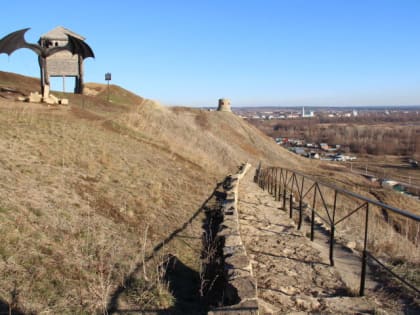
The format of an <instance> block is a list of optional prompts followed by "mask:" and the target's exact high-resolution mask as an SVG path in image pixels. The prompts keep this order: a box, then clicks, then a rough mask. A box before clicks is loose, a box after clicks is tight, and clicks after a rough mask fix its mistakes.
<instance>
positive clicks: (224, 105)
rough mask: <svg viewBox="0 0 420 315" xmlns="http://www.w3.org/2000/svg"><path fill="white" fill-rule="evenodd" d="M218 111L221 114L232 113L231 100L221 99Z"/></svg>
mask: <svg viewBox="0 0 420 315" xmlns="http://www.w3.org/2000/svg"><path fill="white" fill-rule="evenodd" d="M217 111H219V112H231V111H232V110H231V109H230V100H228V99H227V98H220V99H219V106H218V107H217Z"/></svg>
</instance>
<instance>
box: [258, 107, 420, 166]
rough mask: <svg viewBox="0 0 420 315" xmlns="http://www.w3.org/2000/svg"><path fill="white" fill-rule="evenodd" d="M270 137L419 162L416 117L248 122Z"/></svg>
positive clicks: (419, 137) (419, 123) (419, 132)
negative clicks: (414, 158)
mask: <svg viewBox="0 0 420 315" xmlns="http://www.w3.org/2000/svg"><path fill="white" fill-rule="evenodd" d="M251 123H252V124H254V125H256V126H257V127H258V128H259V129H261V130H262V131H264V132H265V133H266V134H268V135H269V136H271V137H289V138H299V139H304V140H305V141H306V142H313V143H321V142H326V143H328V144H340V145H341V146H342V147H343V150H344V151H347V152H353V153H368V154H375V155H382V154H391V155H411V156H416V157H417V158H420V115H418V114H417V113H415V112H414V113H413V112H412V113H411V115H406V114H401V115H382V114H369V115H364V116H360V117H326V116H325V117H322V116H321V117H315V118H312V119H292V120H251Z"/></svg>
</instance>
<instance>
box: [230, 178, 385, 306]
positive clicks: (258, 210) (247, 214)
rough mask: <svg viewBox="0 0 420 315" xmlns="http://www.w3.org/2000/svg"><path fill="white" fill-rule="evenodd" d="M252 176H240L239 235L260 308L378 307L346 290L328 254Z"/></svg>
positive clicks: (374, 303)
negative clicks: (299, 229) (315, 243)
mask: <svg viewBox="0 0 420 315" xmlns="http://www.w3.org/2000/svg"><path fill="white" fill-rule="evenodd" d="M252 176H253V174H252V172H249V174H248V175H247V176H246V177H245V178H244V179H243V180H242V181H241V184H240V186H239V203H238V209H239V216H240V225H241V235H242V240H243V242H244V244H245V247H246V250H247V252H248V255H249V256H250V258H251V260H252V263H253V270H254V276H255V277H256V278H257V283H258V295H259V299H260V308H261V310H260V313H261V314H284V313H287V314H290V313H294V312H302V311H303V312H304V313H303V314H305V312H316V313H317V312H321V313H322V314H337V313H338V314H355V313H357V314H373V313H375V312H378V310H379V309H381V307H380V306H379V305H378V304H377V303H376V302H375V301H372V300H370V299H368V298H366V297H350V296H349V294H348V289H347V287H346V285H345V283H344V282H343V281H342V280H341V277H340V275H339V274H338V272H337V270H336V269H335V268H334V267H331V266H330V265H329V262H328V260H327V257H326V256H325V255H323V254H321V253H320V251H319V249H318V248H317V246H314V243H312V242H311V241H310V240H309V239H308V238H307V237H305V236H304V234H303V232H300V231H298V230H296V226H295V224H294V222H293V221H292V220H291V219H290V218H289V216H288V214H287V213H286V212H285V211H283V210H281V209H280V208H279V207H280V206H281V204H280V203H279V202H276V201H275V200H274V198H273V197H272V196H271V195H269V194H268V193H267V192H266V191H263V190H261V189H260V188H259V187H258V186H257V185H256V184H254V183H253V182H252ZM381 310H382V309H381ZM383 313H384V314H386V313H387V312H385V311H384V312H383Z"/></svg>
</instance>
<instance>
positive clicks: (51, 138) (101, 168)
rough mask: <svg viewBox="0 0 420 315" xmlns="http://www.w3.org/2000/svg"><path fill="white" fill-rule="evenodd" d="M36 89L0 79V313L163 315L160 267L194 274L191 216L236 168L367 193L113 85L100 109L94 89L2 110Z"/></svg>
mask: <svg viewBox="0 0 420 315" xmlns="http://www.w3.org/2000/svg"><path fill="white" fill-rule="evenodd" d="M38 84H39V81H38V80H37V79H33V78H26V77H22V76H18V75H14V74H10V73H4V72H0V148H1V150H0V165H1V167H0V175H1V178H2V181H1V182H0V231H1V232H0V313H1V311H2V310H7V309H8V308H9V306H11V307H13V308H14V309H19V310H21V311H23V312H25V313H31V312H33V313H48V312H49V313H52V314H82V313H83V314H85V313H94V312H103V311H105V310H106V309H107V308H109V306H110V304H116V303H118V305H119V306H121V307H122V308H124V307H125V306H127V307H128V306H130V307H132V308H136V306H137V308H138V307H142V308H148V309H165V308H169V307H171V306H172V305H173V304H174V303H176V301H175V298H176V297H174V296H172V295H171V292H170V291H171V290H170V288H169V287H167V286H165V285H164V284H162V281H161V280H162V277H163V275H162V272H161V269H160V268H159V266H160V265H161V264H162V263H163V262H164V260H165V257H166V256H167V255H169V254H170V255H172V256H175V257H177V258H178V260H179V261H180V262H182V264H183V265H184V266H185V268H186V269H188V270H190V271H191V273H192V274H194V275H197V274H198V272H199V257H200V251H201V240H200V235H201V233H202V231H201V223H202V221H201V220H202V217H201V213H200V212H199V211H198V210H199V209H200V207H201V205H202V204H203V202H204V201H205V200H206V198H207V197H209V195H210V194H211V192H212V191H213V189H214V187H215V186H216V184H217V182H219V181H220V180H221V179H223V178H224V177H225V176H226V175H227V174H228V173H230V172H233V171H236V168H237V167H238V165H239V164H240V163H242V162H245V161H249V162H250V163H252V164H253V165H256V164H257V163H259V162H260V161H262V162H263V163H264V164H265V165H276V166H283V167H288V168H294V169H299V170H302V171H305V172H308V173H311V174H313V175H316V176H319V177H323V178H328V179H332V178H333V181H334V182H335V183H338V184H342V185H344V186H346V187H352V188H355V189H356V190H357V191H359V192H360V191H366V193H367V194H368V191H369V189H370V187H371V184H370V183H369V182H368V181H365V180H363V179H361V177H360V176H356V175H353V174H347V173H344V172H340V170H337V169H336V168H335V167H333V166H329V165H328V164H321V162H318V161H308V160H306V159H304V158H300V157H297V156H296V155H294V154H292V153H290V152H288V151H286V150H284V149H282V148H280V147H279V146H277V145H276V144H275V143H274V141H272V140H271V139H269V138H268V137H266V136H265V135H263V134H262V133H261V132H260V131H258V130H257V129H256V128H255V127H253V126H251V125H249V124H248V123H246V122H245V121H243V120H242V119H240V118H238V117H237V116H235V115H234V114H232V113H225V112H209V111H203V110H199V109H190V108H179V107H176V108H168V107H164V106H161V105H159V104H157V103H155V102H153V101H151V100H147V99H144V98H141V97H139V96H137V95H134V94H132V93H130V92H128V91H126V90H124V89H122V88H120V87H117V86H110V101H109V102H108V101H107V97H108V91H107V89H106V86H105V85H100V84H86V87H87V89H86V91H87V94H88V95H83V96H82V95H73V94H66V95H64V96H65V97H67V98H68V99H69V100H70V105H69V106H47V105H43V104H28V103H20V102H15V101H13V100H12V99H13V95H14V94H19V93H20V92H21V93H26V94H27V93H28V92H29V91H36V90H38V89H39V86H38ZM1 88H3V90H1ZM9 90H14V91H15V92H12V93H11V92H8V91H9ZM57 95H58V96H63V95H62V94H61V93H57Z"/></svg>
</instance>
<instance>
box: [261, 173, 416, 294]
mask: <svg viewBox="0 0 420 315" xmlns="http://www.w3.org/2000/svg"><path fill="white" fill-rule="evenodd" d="M254 181H255V182H256V183H258V185H259V186H260V187H261V188H262V189H264V190H268V192H269V193H271V194H272V195H273V196H274V197H275V199H276V200H277V201H279V202H281V203H282V208H283V210H286V211H287V206H288V208H289V216H290V218H293V216H294V214H295V213H296V212H297V218H296V219H297V228H298V229H301V227H302V223H303V220H304V218H305V220H307V221H309V222H310V239H311V241H313V240H314V233H315V225H316V222H318V223H321V224H324V226H325V229H324V230H326V232H328V233H327V234H328V237H329V260H330V265H331V266H334V244H335V243H336V241H337V238H339V239H341V240H344V241H346V242H348V241H353V243H356V242H355V240H357V241H359V244H358V247H359V248H358V249H360V251H361V256H362V257H361V269H360V270H361V271H360V287H359V295H361V296H363V295H364V293H365V283H366V272H367V263H368V258H370V259H371V261H372V262H374V263H375V266H379V268H382V269H383V270H385V271H387V272H388V273H389V274H390V275H392V276H393V277H394V278H396V279H398V280H399V281H400V282H402V283H403V284H404V285H406V286H407V287H408V288H410V289H411V290H413V291H414V293H415V294H416V295H418V294H420V290H419V287H418V281H419V279H414V281H413V280H412V279H407V277H405V276H402V275H401V274H398V273H397V272H395V271H394V270H392V269H391V268H390V267H389V266H388V264H387V263H384V262H383V259H382V258H383V256H384V255H392V253H389V250H390V248H391V247H390V246H391V245H390V244H394V247H392V248H391V249H392V250H394V251H397V252H398V251H402V253H396V254H395V256H398V257H401V255H411V256H410V258H409V259H410V260H411V261H412V263H413V264H414V265H415V266H417V268H418V266H419V265H420V263H419V261H420V251H419V243H420V216H418V215H415V214H412V213H410V212H408V211H405V210H401V209H398V208H395V207H392V206H389V205H386V204H384V203H381V202H378V201H376V200H372V199H369V198H367V197H364V196H362V195H359V194H357V193H354V192H351V191H348V190H345V189H342V188H339V187H337V186H334V185H331V184H328V183H325V182H321V181H319V180H318V179H316V178H314V177H311V176H308V175H305V174H303V173H300V172H296V171H293V170H289V169H285V168H280V167H269V168H261V165H260V166H259V167H258V169H257V172H256V174H255V177H254ZM287 204H288V205H287ZM295 216H296V215H295ZM343 222H346V224H345V225H344V224H342V223H343ZM337 226H339V227H342V226H344V227H343V233H342V234H343V235H340V236H337ZM349 238H350V240H349ZM387 257H388V256H387ZM417 268H416V269H417ZM417 270H418V269H417ZM414 273H415V274H416V273H417V274H418V271H417V272H414ZM413 282H416V283H413Z"/></svg>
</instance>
